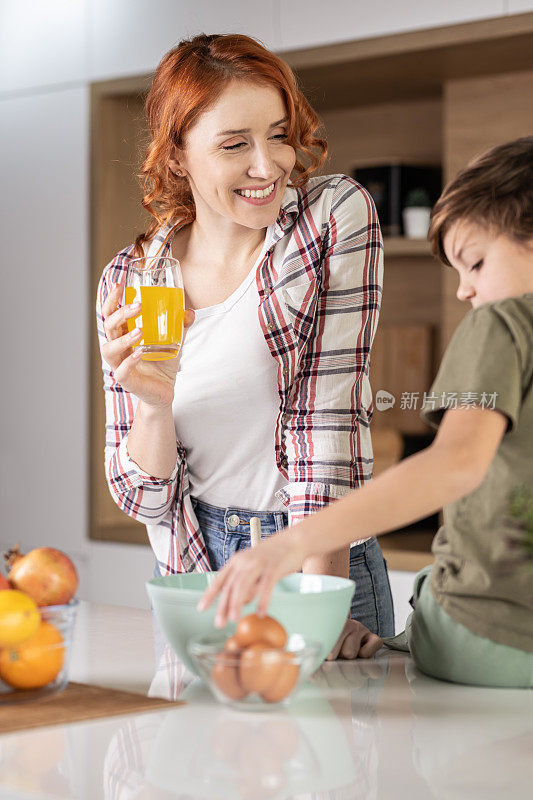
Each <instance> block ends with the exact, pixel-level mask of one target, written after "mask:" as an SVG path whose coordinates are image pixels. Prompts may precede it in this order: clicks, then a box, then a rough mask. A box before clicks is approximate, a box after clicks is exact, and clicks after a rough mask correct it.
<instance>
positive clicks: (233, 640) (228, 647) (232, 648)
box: [224, 636, 242, 655]
mask: <svg viewBox="0 0 533 800" xmlns="http://www.w3.org/2000/svg"><path fill="white" fill-rule="evenodd" d="M224 650H225V651H226V653H234V654H237V655H238V654H239V653H240V652H241V650H242V647H241V645H240V644H239V641H238V639H237V637H236V636H230V637H229V639H226V644H225V645H224Z"/></svg>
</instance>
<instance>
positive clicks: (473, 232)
mask: <svg viewBox="0 0 533 800" xmlns="http://www.w3.org/2000/svg"><path fill="white" fill-rule="evenodd" d="M429 239H430V242H431V245H432V249H433V252H434V253H435V254H436V255H438V256H439V257H440V258H441V260H442V261H443V262H444V263H445V264H447V265H448V266H451V267H453V268H454V269H455V270H456V271H457V273H458V275H459V288H458V291H457V297H458V298H459V299H460V300H463V301H467V302H470V303H471V305H472V310H471V311H470V312H469V313H468V314H467V315H466V317H465V318H464V320H463V321H462V323H461V324H460V325H459V327H458V329H457V331H456V332H455V335H454V336H453V338H452V341H451V343H450V345H449V347H448V349H447V351H446V354H445V356H444V359H443V362H442V364H441V367H440V370H439V372H438V375H437V378H436V380H435V382H434V384H433V386H432V388H431V391H430V392H429V393H428V395H427V397H426V402H425V405H424V407H423V410H422V415H423V417H424V418H425V419H426V420H427V421H428V422H429V423H430V424H431V425H433V426H434V427H436V428H438V433H437V435H436V437H435V440H434V442H433V443H432V445H431V446H430V447H428V448H427V449H426V450H424V451H422V452H420V453H417V454H416V455H414V456H411V457H410V458H408V459H405V460H404V461H402V462H400V463H399V464H397V465H396V466H394V467H392V468H391V469H389V470H387V471H386V472H385V473H383V474H382V475H380V476H379V477H378V478H376V479H374V480H373V481H371V482H370V483H369V484H367V485H366V486H364V487H363V488H361V489H358V490H356V491H354V492H352V493H351V494H349V495H348V496H346V497H344V498H343V499H342V500H339V501H337V502H336V503H334V504H333V505H330V506H329V507H328V508H326V509H324V510H322V511H321V512H319V513H318V514H315V515H314V516H312V517H308V518H306V519H305V520H303V521H302V522H301V523H299V524H298V525H297V526H295V527H294V528H291V529H287V530H285V531H282V532H281V533H279V534H277V535H275V536H272V537H270V538H269V539H268V540H267V541H265V542H264V543H262V544H261V545H260V546H259V547H257V548H254V550H249V551H245V552H242V553H239V554H237V555H236V556H235V557H234V558H233V559H231V561H229V562H228V564H227V565H226V567H225V568H224V569H223V570H221V572H219V573H218V575H217V577H216V578H215V580H214V582H213V584H212V585H211V587H210V588H209V589H208V590H207V591H206V593H205V595H204V597H203V598H202V601H201V607H202V608H206V607H207V606H208V605H209V604H210V603H211V602H212V601H213V599H214V597H215V596H216V595H217V594H219V593H220V597H219V603H218V611H217V624H218V625H219V626H222V625H223V624H224V623H225V622H226V619H227V618H228V616H229V617H230V618H231V619H236V618H237V617H238V615H239V612H240V610H241V608H242V605H243V604H244V603H245V602H248V601H249V600H250V599H251V598H252V597H253V596H255V595H256V594H257V595H258V596H259V611H260V613H262V612H266V610H267V606H268V601H269V598H270V594H271V592H272V589H273V586H274V584H275V583H276V582H277V581H278V580H279V578H280V577H282V576H283V575H285V574H287V573H289V572H292V571H294V570H297V569H299V568H300V567H301V565H302V562H303V561H304V560H305V559H306V558H307V557H308V556H310V555H322V554H324V553H326V552H332V551H334V550H338V549H339V548H341V547H342V546H343V545H346V544H347V543H349V542H350V541H353V540H354V539H360V538H364V537H365V536H379V535H380V534H382V533H386V532H387V531H390V530H394V529H396V528H399V527H403V526H405V525H408V524H409V523H412V522H414V521H415V520H417V519H421V518H423V517H426V516H428V515H429V514H432V513H435V512H436V511H438V510H439V509H441V508H444V524H443V526H442V527H441V529H440V530H439V531H438V533H437V535H436V537H435V539H434V542H433V553H434V556H435V561H434V564H433V566H432V567H431V568H426V569H425V570H423V571H422V572H421V573H419V575H417V577H416V579H415V588H414V602H415V610H414V612H413V614H412V615H411V617H410V618H409V620H408V624H407V626H406V632H405V633H406V638H407V641H408V644H409V648H410V650H411V653H412V656H413V658H414V660H415V663H416V664H417V666H418V667H419V668H420V669H421V670H422V671H423V672H425V673H427V674H429V675H432V676H434V677H437V678H442V679H445V680H451V681H455V682H459V683H468V684H478V685H484V686H514V687H533V561H531V560H528V559H527V558H522V559H520V558H517V559H516V560H515V561H514V563H513V562H511V563H512V566H511V567H509V560H510V550H509V544H508V541H509V533H510V531H511V530H512V527H513V525H512V522H511V517H510V514H511V503H512V498H513V493H514V492H516V491H517V490H522V491H525V492H526V493H527V491H528V490H531V491H533V136H529V137H525V138H522V139H518V140H516V141H514V142H510V143H508V144H505V145H501V146H499V147H495V148H494V149H492V150H491V151H489V152H488V153H486V154H484V155H483V156H482V157H481V158H479V159H477V160H476V161H475V162H473V163H471V164H470V165H468V166H467V167H466V169H464V170H463V171H462V172H461V173H459V174H458V175H457V177H456V178H455V179H454V180H453V181H452V182H451V183H450V184H448V186H447V187H446V188H445V190H444V192H443V194H442V195H441V197H440V199H439V200H438V202H437V204H436V205H435V208H434V209H433V214H432V222H431V227H430V232H429ZM324 531H327V532H328V536H327V537H325V536H324ZM374 639H376V640H377V641H376V642H375V644H374V646H373V647H372V648H369V649H367V651H366V655H371V654H372V652H375V650H377V649H378V647H379V646H380V645H381V640H379V639H377V637H374ZM360 654H363V650H361V651H360ZM341 655H342V652H341Z"/></svg>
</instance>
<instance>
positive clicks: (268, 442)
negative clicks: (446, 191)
mask: <svg viewBox="0 0 533 800" xmlns="http://www.w3.org/2000/svg"><path fill="white" fill-rule="evenodd" d="M146 110H147V114H148V120H149V125H150V132H151V142H150V144H149V146H148V150H147V154H146V158H145V161H144V164H143V177H144V188H145V194H144V198H143V201H142V202H143V206H144V207H145V208H146V209H147V210H148V211H149V212H150V213H151V215H152V216H153V222H152V224H151V225H150V227H149V229H148V230H147V231H146V232H145V233H143V234H141V235H140V236H138V237H137V240H136V242H135V244H134V245H131V246H129V247H127V248H125V249H124V250H123V251H121V252H120V253H118V254H117V256H116V257H115V258H114V259H113V261H112V262H111V263H110V264H109V265H108V266H107V267H106V268H105V270H104V272H103V275H102V277H101V280H100V285H99V288H98V297H97V319H98V331H99V338H100V346H101V352H102V359H103V370H104V378H105V382H104V388H105V394H106V410H107V442H106V458H105V461H106V472H107V479H108V483H109V487H110V491H111V494H112V496H113V498H114V499H115V501H116V503H117V504H118V505H119V507H120V508H121V509H122V510H123V511H124V512H125V513H127V514H129V515H130V516H132V517H135V518H136V519H138V520H140V521H141V522H144V523H145V524H146V526H147V530H148V536H149V539H150V543H151V545H152V548H153V550H154V553H155V557H156V572H157V573H159V572H162V573H164V574H168V573H171V572H182V571H192V570H201V571H205V570H210V569H212V570H217V569H219V568H220V567H222V566H223V565H224V564H225V563H226V561H227V560H228V559H229V558H230V556H231V555H232V554H233V553H234V552H235V551H236V550H239V549H242V548H244V547H247V546H249V545H250V519H251V518H252V517H259V518H260V520H261V523H262V533H263V535H264V536H268V535H270V534H272V533H274V532H276V531H277V530H280V529H281V528H283V527H285V526H286V525H287V524H289V525H293V524H295V523H297V522H299V521H300V520H301V519H303V518H304V517H305V516H307V515H309V514H312V513H314V512H315V511H317V510H319V509H320V508H321V507H323V506H325V505H328V504H329V503H330V502H332V501H333V500H336V499H337V498H339V497H341V496H342V495H344V494H345V493H346V492H348V491H349V490H350V489H351V488H354V487H355V486H360V485H361V484H363V483H365V482H366V481H367V480H369V479H370V477H371V475H372V446H371V441H370V432H369V424H370V420H371V416H372V393H371V389H370V384H369V380H368V369H369V355H370V348H371V345H372V341H373V338H374V333H375V330H376V326H377V321H378V316H379V310H380V306H381V292H382V270H383V260H382V242H381V235H380V229H379V223H378V219H377V215H376V211H375V207H374V205H373V202H372V200H371V198H370V196H369V195H368V193H367V192H366V191H365V190H364V189H363V188H362V187H361V186H360V185H359V184H357V183H356V182H355V181H353V180H352V179H350V178H347V177H346V176H344V175H325V176H321V177H315V176H311V174H312V173H313V172H314V171H315V170H316V169H317V168H318V167H320V166H321V165H322V163H323V161H324V159H325V156H326V152H327V146H326V143H325V141H324V140H323V139H322V138H319V137H318V136H317V135H316V131H317V130H318V126H319V120H318V117H317V115H316V114H315V112H314V111H313V109H312V108H311V107H310V106H309V104H308V103H307V101H306V100H305V98H304V97H303V95H302V94H301V92H300V91H299V89H298V87H297V85H296V82H295V78H294V75H293V74H292V72H291V70H290V68H289V67H288V66H287V64H285V63H284V62H283V61H282V60H281V59H280V58H279V57H278V56H276V55H274V54H273V53H270V52H269V51H268V50H266V49H265V48H264V47H263V46H262V45H261V44H259V43H258V42H256V41H254V40H253V39H250V38H248V37H246V36H240V35H221V36H218V35H213V36H205V35H202V36H197V37H195V38H194V39H191V40H190V41H185V42H182V43H181V44H180V45H179V46H178V47H176V48H174V49H173V50H171V51H170V52H169V53H168V54H167V55H166V56H165V57H164V58H163V60H162V61H161V63H160V65H159V67H158V68H157V71H156V74H155V77H154V81H153V84H152V88H151V90H150V93H149V95H148V98H147V103H146ZM157 254H161V255H163V256H173V257H174V258H176V259H178V260H179V262H180V266H181V272H182V275H183V284H184V288H185V299H186V304H187V306H188V308H189V312H188V318H187V320H186V326H187V334H186V336H185V339H184V343H183V346H182V350H181V353H180V356H179V358H175V359H174V360H171V361H167V362H160V363H150V362H147V361H140V360H139V359H138V358H137V356H136V354H135V353H134V352H133V350H132V345H133V344H134V339H133V338H132V337H131V334H128V333H127V331H126V322H127V320H128V319H129V318H131V317H137V316H138V315H139V309H138V308H135V309H134V308H133V307H132V306H129V305H124V304H123V303H122V286H123V282H124V278H125V274H126V272H127V269H128V264H129V263H130V261H131V260H132V258H134V257H135V256H138V257H142V256H144V255H147V256H155V255H157ZM193 312H194V313H193ZM141 314H142V309H141ZM193 320H194V322H193ZM137 335H139V334H137ZM324 535H325V536H327V531H325V533H324ZM303 569H304V571H306V572H318V573H332V574H339V575H348V573H349V574H350V576H351V577H352V578H354V579H355V581H356V584H357V590H356V595H355V599H354V603H353V605H352V609H351V619H349V620H348V621H347V623H346V627H345V631H344V632H343V635H342V636H341V638H340V640H339V642H338V643H337V645H336V647H335V649H334V650H333V651H332V657H336V656H337V655H338V654H340V655H342V656H343V657H348V658H353V657H354V656H357V655H358V654H359V652H361V653H362V654H364V655H369V654H370V653H371V652H373V651H374V650H375V649H377V648H378V647H379V646H380V644H381V640H380V638H379V636H387V635H391V634H392V633H393V632H394V623H393V612H392V600H391V595H390V588H389V583H388V577H387V570H386V566H385V563H384V560H383V556H382V555H381V551H380V549H379V546H378V545H377V542H376V540H375V539H362V540H359V541H358V542H355V543H353V546H352V548H351V552H350V549H349V548H348V547H347V548H345V549H343V550H342V551H339V552H337V553H335V554H334V555H333V556H327V557H323V558H313V559H309V560H308V562H306V563H305V564H304V567H303Z"/></svg>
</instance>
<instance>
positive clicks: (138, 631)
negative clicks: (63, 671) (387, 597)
mask: <svg viewBox="0 0 533 800" xmlns="http://www.w3.org/2000/svg"><path fill="white" fill-rule="evenodd" d="M82 605H83V609H82V613H81V614H80V620H79V625H78V630H77V636H76V643H75V648H76V650H75V658H74V664H73V668H72V678H73V679H74V680H85V681H89V682H94V683H99V684H101V685H108V686H115V687H117V686H124V687H128V688H131V687H132V685H134V686H136V687H137V689H138V690H139V691H142V692H144V693H147V694H149V695H151V696H157V697H166V698H168V699H177V698H180V699H183V700H185V701H186V704H185V705H183V706H179V707H176V708H174V709H171V710H168V711H167V710H165V711H157V712H145V713H142V714H134V715H129V716H127V717H116V718H107V719H104V720H96V721H91V722H86V723H74V724H71V725H64V726H54V727H48V728H41V729H37V730H33V731H27V732H23V733H17V734H5V735H3V736H0V798H1V797H6V798H9V800H16V799H17V798H37V797H38V798H90V799H91V800H98V798H105V799H106V800H118V799H119V798H120V800H126V799H129V798H131V799H132V800H133V798H136V800H141V798H142V799H144V800H148V798H150V799H151V800H167V799H168V798H180V799H181V800H189V799H191V800H192V798H203V799H205V800H217V799H218V798H221V799H226V798H227V799H228V800H229V799H230V798H231V800H241V798H242V800H263V799H264V800H266V799H267V798H269V799H270V798H271V799H272V800H284V799H285V798H294V799H295V800H326V798H327V800H344V799H345V798H346V800H348V798H349V800H358V798H365V800H372V799H373V798H387V799H388V798H396V797H409V800H417V798H421V799H422V798H424V799H425V798H433V797H434V798H453V800H463V798H464V799H465V800H466V799H467V798H468V800H470V799H471V798H477V797H479V798H483V800H488V799H490V798H496V797H498V798H501V797H502V796H503V795H505V794H506V793H512V796H513V800H521V799H522V798H524V799H525V798H526V797H527V798H530V797H531V792H532V786H533V693H532V692H531V691H529V690H514V689H480V688H471V687H465V686H456V685H452V684H446V683H443V682H440V681H436V680H433V679H431V678H428V677H426V676H425V675H423V674H422V673H420V672H419V671H418V670H417V669H416V668H415V667H414V665H413V663H412V661H411V659H410V658H409V657H408V656H406V655H405V654H403V653H398V652H392V651H387V650H382V651H381V652H380V653H379V654H377V655H376V656H375V657H374V658H373V659H371V660H368V661H362V660H360V661H355V662H343V661H338V662H334V663H325V664H324V665H323V666H322V667H321V668H320V669H319V670H318V671H317V672H316V673H315V675H314V676H313V678H312V680H311V681H309V683H308V684H307V685H306V686H305V687H304V688H303V689H302V691H301V692H300V694H299V695H298V696H297V697H296V698H295V700H294V701H293V703H292V704H291V705H290V706H288V707H287V708H286V709H283V710H279V709H273V710H271V711H265V712H245V711H235V710H233V709H230V708H227V707H225V706H223V705H220V704H218V703H217V702H216V701H215V700H214V699H213V698H212V696H211V695H210V693H209V690H208V689H207V688H206V687H205V686H204V684H203V683H202V682H201V681H200V680H199V679H198V678H196V677H195V676H193V675H191V673H189V672H188V671H187V670H186V668H185V667H184V666H183V665H182V664H181V663H180V662H179V661H178V659H177V658H176V657H175V656H174V654H173V653H172V651H171V650H170V648H168V647H167V646H166V645H165V643H164V641H163V640H162V638H161V636H160V633H159V631H158V630H157V627H154V626H153V621H152V619H151V615H150V613H149V612H144V611H136V610H135V611H134V610H132V609H125V608H119V607H111V606H98V605H92V604H87V603H84V604H82ZM154 657H155V661H154ZM148 664H150V673H149V672H148ZM121 676H122V677H121Z"/></svg>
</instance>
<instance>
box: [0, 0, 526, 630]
mask: <svg viewBox="0 0 533 800" xmlns="http://www.w3.org/2000/svg"><path fill="white" fill-rule="evenodd" d="M326 5H327V10H328V13H327V14H324V7H325V6H326ZM532 5H533V4H532V3H527V4H526V3H525V2H520V1H519V0H509V2H506V0H470V2H469V3H463V2H459V0H449V2H448V3H446V4H443V3H441V2H422V1H420V2H415V0H410V2H402V3H392V2H384V0H375V2H373V3H370V4H369V3H368V2H366V0H365V2H362V1H361V2H353V0H335V1H334V2H329V3H328V4H325V3H324V2H323V0H305V1H304V0H291V2H285V0H259V1H257V2H252V0H233V1H232V2H225V3H222V2H219V1H218V0H195V1H194V2H192V1H191V0H0V118H1V128H0V152H1V154H2V164H3V168H2V183H1V190H0V202H1V206H2V208H1V215H0V218H1V225H2V244H3V248H2V282H1V295H2V313H1V314H0V326H1V327H0V341H1V347H2V359H1V365H2V369H3V374H2V387H3V391H2V392H1V393H0V426H1V428H0V447H1V461H0V525H1V527H0V546H4V547H6V546H9V545H12V544H13V543H15V542H18V541H20V542H21V543H22V545H23V547H25V548H26V549H29V548H31V547H34V546H37V545H42V544H48V545H50V546H56V547H59V548H61V549H63V550H65V551H66V552H68V553H69V554H70V555H71V556H72V557H73V558H74V560H75V561H76V564H77V566H78V568H79V570H80V576H81V587H80V595H81V597H83V598H88V599H95V600H98V601H101V602H111V603H119V604H121V603H122V604H125V605H132V606H146V605H147V600H146V596H145V590H144V581H145V579H146V578H147V577H149V575H150V574H151V571H152V563H153V562H152V556H151V552H150V550H149V548H148V547H143V546H134V545H115V544H106V543H99V542H93V541H89V539H88V538H87V503H88V501H89V498H88V497H87V484H88V452H87V451H88V448H87V440H88V407H87V402H88V385H87V357H88V346H89V338H90V337H91V336H94V328H93V321H92V320H90V321H89V320H87V307H88V275H89V264H88V250H89V248H88V244H89V243H88V223H89V220H88V202H89V164H88V158H89V148H88V144H89V143H88V121H89V120H88V115H89V85H90V82H91V81H93V80H100V79H103V78H112V77H116V76H123V75H127V74H135V73H141V72H143V73H144V72H148V71H150V70H152V69H153V68H154V67H155V65H156V64H157V62H158V61H159V59H160V58H161V57H162V55H163V54H164V53H165V52H166V50H168V49H169V48H170V47H171V46H172V45H174V44H175V43H176V42H177V41H178V40H179V39H181V38H183V37H184V36H189V35H191V34H193V33H196V32H199V31H201V30H204V31H207V32H209V31H214V30H217V31H222V32H223V31H231V30H237V31H240V32H244V33H249V34H252V35H254V36H257V37H258V38H260V39H262V40H263V41H264V42H265V44H267V45H268V46H270V47H272V48H273V49H280V48H282V47H285V48H289V47H303V46H306V45H310V44H318V43H321V42H326V41H330V42H334V41H340V40H342V39H346V38H348V39H349V38H356V37H358V36H370V35H377V34H379V33H393V32H395V31H399V30H406V29H409V28H419V27H426V26H430V25H440V24H447V23H453V22H459V21H464V20H467V19H472V18H474V17H479V18H481V17H489V16H494V15H498V14H503V13H507V11H508V10H509V11H511V12H520V11H523V10H527V9H526V8H525V6H527V8H529V7H531V6H532ZM398 8H401V13H400V12H398V11H396V10H395V9H398ZM407 580H408V581H410V577H408V578H407ZM393 583H394V586H395V590H394V591H395V594H397V597H398V602H399V603H400V605H401V607H402V608H403V609H404V611H402V612H401V614H400V618H401V619H402V620H403V618H404V617H405V615H406V613H407V610H408V609H406V608H405V597H404V595H405V594H406V591H407V590H406V589H405V585H406V581H405V580H404V579H403V578H402V576H401V575H400V577H399V578H396V577H393ZM402 587H403V588H402ZM409 591H410V588H409ZM402 598H403V599H402Z"/></svg>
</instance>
